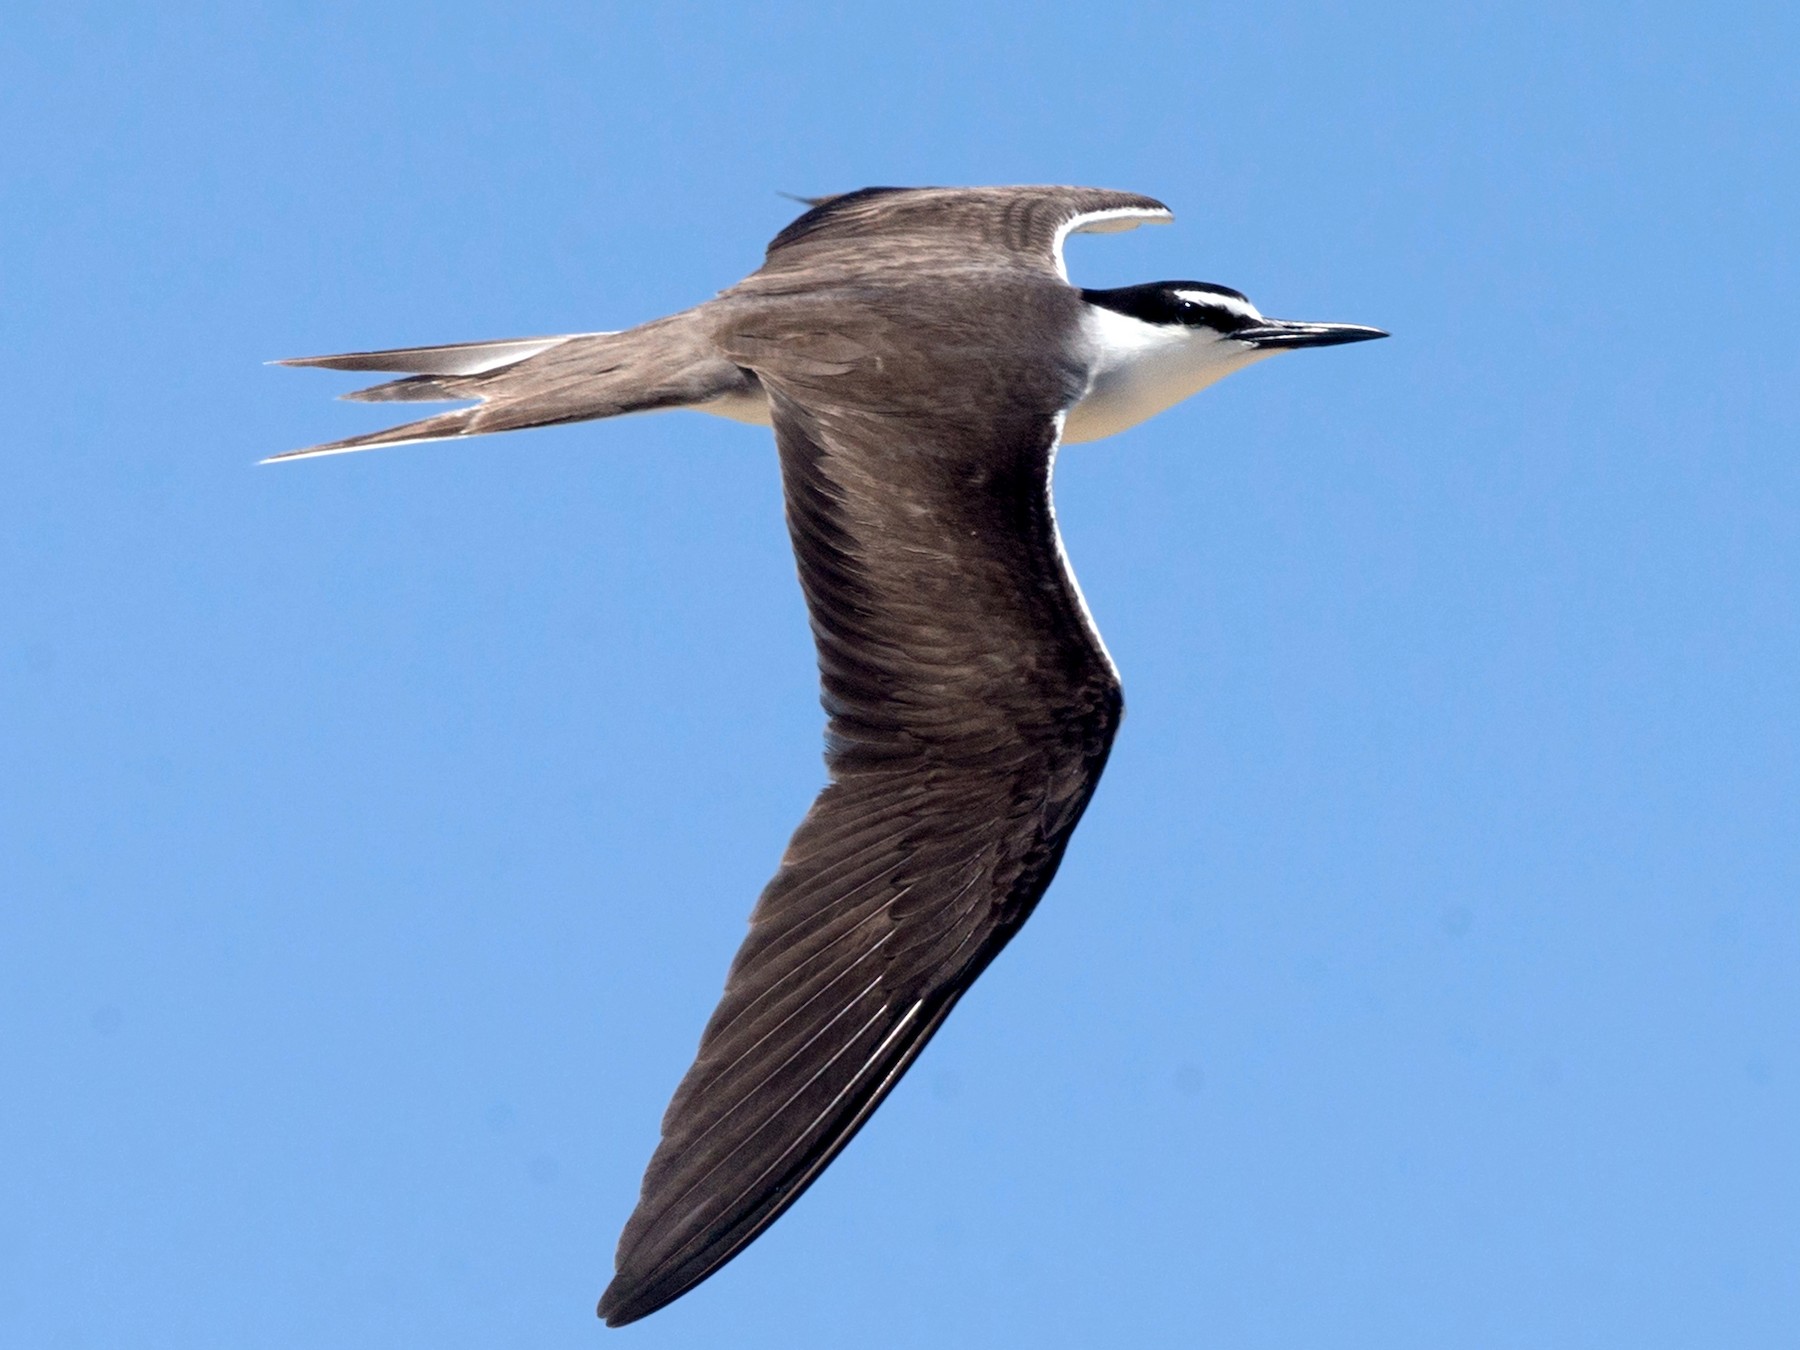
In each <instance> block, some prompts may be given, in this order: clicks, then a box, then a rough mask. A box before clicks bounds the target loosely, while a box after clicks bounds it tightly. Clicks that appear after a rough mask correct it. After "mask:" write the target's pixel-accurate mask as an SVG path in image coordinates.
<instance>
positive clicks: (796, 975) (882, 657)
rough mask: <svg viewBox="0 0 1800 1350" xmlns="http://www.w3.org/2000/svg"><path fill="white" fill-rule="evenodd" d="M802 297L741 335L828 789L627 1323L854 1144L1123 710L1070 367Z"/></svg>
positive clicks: (699, 1274)
mask: <svg viewBox="0 0 1800 1350" xmlns="http://www.w3.org/2000/svg"><path fill="white" fill-rule="evenodd" d="M988 298H989V300H990V301H991V302H992V303H990V304H988V305H985V306H978V307H977V308H978V312H981V313H985V314H990V315H992V316H993V321H994V322H995V323H997V324H1004V323H1007V322H1009V321H1013V322H1018V321H1023V319H1024V317H1026V316H1022V315H1021V314H1020V313H1018V312H1017V310H1016V308H1013V309H1009V303H1008V302H1006V301H1005V300H1004V298H1003V297H993V296H990V297H988ZM804 311H805V307H804V306H802V307H801V308H800V309H799V310H791V311H790V310H784V309H780V308H775V309H764V310H763V311H761V312H759V313H753V314H750V315H748V316H746V317H744V318H743V319H742V320H741V321H740V322H738V324H737V325H736V326H735V327H734V328H733V330H732V331H731V332H730V333H729V334H728V335H727V336H726V337H725V339H724V340H723V343H722V345H723V346H724V347H725V349H726V350H727V351H728V352H730V353H732V354H733V356H734V359H736V360H738V361H739V362H740V363H741V364H744V365H746V366H750V367H752V368H754V369H756V371H757V373H758V375H759V376H760V377H761V378H762V379H763V382H764V385H765V387H767V388H768V390H769V392H770V396H771V405H772V410H773V416H774V425H775V435H776V441H777V445H778V447H779V449H780V453H781V464H782V476H783V482H784V486H785V489H786V494H787V509H788V520H789V527H790V530H791V532H792V535H793V542H794V550H795V554H796V556H797V558H798V562H799V572H800V581H801V585H802V588H803V589H804V591H805V595H806V601H807V605H808V608H809V610H810V612H811V616H812V624H813V632H814V636H815V638H816V640H817V644H818V650H819V665H820V671H821V677H822V682H823V686H824V702H825V706H826V709H827V710H828V712H829V714H830V725H829V731H828V741H827V744H828V749H827V755H826V760H827V764H828V767H829V769H830V773H831V780H832V781H831V783H830V784H829V786H827V787H826V788H825V790H824V791H823V792H822V793H821V794H820V796H819V798H818V800H817V801H816V802H815V803H814V805H813V807H812V810H811V811H810V812H809V813H808V815H807V817H806V819H805V821H804V822H803V823H802V824H801V826H800V828H799V831H798V832H797V833H796V834H795V836H794V838H793V841H792V843H791V844H790V845H789V847H788V850H787V853H786V856H785V857H784V858H783V860H782V864H781V868H780V870H779V871H778V872H777V873H776V875H775V878H774V880H773V881H771V882H770V883H769V886H768V888H767V889H766V890H765V891H764V892H763V895H762V898H761V900H760V901H759V902H758V904H757V906H756V910H755V912H754V914H753V915H752V916H751V927H750V935H749V938H748V940H747V941H746V942H745V943H744V945H743V947H742V949H741V950H740V951H739V953H738V955H737V958H736V960H735V961H734V963H733V965H732V968H731V974H730V977H729V980H728V982H727V984H726V988H725V994H724V999H723V1001H722V1002H721V1003H720V1005H719V1007H718V1010H717V1011H716V1012H715V1013H714V1014H713V1017H712V1020H711V1022H710V1023H709V1024H708V1025H707V1028H706V1031H705V1034H704V1036H703V1038H702V1040H701V1043H700V1051H699V1056H698V1058H697V1059H696V1061H695V1063H694V1065H693V1067H692V1068H691V1069H690V1070H689V1071H688V1074H687V1076H686V1078H685V1079H684V1080H683V1081H682V1083H681V1086H680V1088H679V1089H678V1090H677V1092H676V1094H675V1098H674V1100H673V1102H672V1103H671V1104H670V1106H669V1110H668V1114H667V1115H666V1116H665V1118H664V1120H663V1138H662V1142H661V1144H660V1145H659V1147H658V1148H657V1150H656V1153H655V1156H654V1157H653V1158H652V1159H651V1162H650V1166H649V1169H648V1171H647V1173H646V1174H645V1177H644V1186H643V1194H642V1198H641V1200H640V1202H639V1204H638V1208H637V1210H636V1212H635V1213H634V1214H633V1215H632V1217H631V1220H630V1222H629V1223H628V1224H627V1225H626V1228H625V1232H624V1235H623V1237H622V1238H621V1240H620V1244H619V1253H618V1272H617V1275H616V1277H615V1279H614V1280H613V1282H612V1284H611V1286H610V1287H609V1288H608V1289H607V1291H606V1295H605V1297H604V1298H603V1299H602V1301H601V1304H600V1313H601V1315H602V1316H603V1317H605V1318H606V1319H607V1321H608V1322H609V1323H611V1324H613V1325H619V1324H621V1323H624V1322H629V1321H632V1320H635V1319H636V1318H639V1317H642V1316H644V1315H645V1314H647V1313H649V1312H652V1311H654V1310H655V1309H657V1308H659V1307H661V1306H662V1305H663V1304H665V1303H667V1302H669V1301H670V1300H671V1299H674V1298H676V1297H678V1296H679V1295H681V1294H682V1293H684V1292H685V1291H687V1290H688V1289H690V1288H692V1287H693V1286H694V1285H695V1284H697V1283H699V1282H700V1281H701V1280H703V1279H705V1278H706V1277H707V1276H708V1275H709V1274H711V1273H712V1272H713V1271H714V1270H716V1269H717V1268H718V1267H719V1266H720V1265H722V1264H723V1263H724V1262H726V1261H727V1260H729V1259H730V1258H731V1257H732V1256H733V1255H734V1254H736V1253H737V1252H738V1251H739V1250H740V1249H741V1248H742V1247H743V1246H744V1245H745V1244H746V1243H748V1242H749V1241H750V1240H751V1239H753V1238H754V1237H755V1236H756V1235H757V1234H758V1233H760V1232H761V1231H762V1230H763V1229H764V1228H766V1227H767V1226H768V1225H769V1224H770V1223H772V1222H773V1221H774V1220H775V1219H776V1217H778V1216H779V1215H780V1214H781V1213H782V1212H783V1211H784V1210H785V1209H786V1208H787V1207H788V1206H789V1205H790V1204H792V1203H793V1202H794V1200H795V1199H796V1198H798V1196H799V1195H800V1193H801V1192H802V1191H803V1190H804V1189H805V1188H806V1187H807V1186H808V1185H809V1184H810V1183H811V1182H812V1181H813V1179H814V1178H815V1177H817V1176H818V1174H819V1172H820V1171H821V1170H822V1169H823V1168H824V1167H825V1166H826V1165H827V1164H828V1163H829V1162H830V1161H831V1160H832V1158H834V1157H835V1156H836V1155H837V1153H838V1151H839V1150H840V1149H842V1148H843V1147H844V1145H845V1144H846V1143H847V1142H849V1140H850V1138H851V1136H852V1135H853V1134H855V1132H856V1130H857V1129H858V1128H859V1127H860V1126H861V1125H862V1123H863V1121H864V1120H866V1119H867V1118H868V1116H869V1113H870V1112H871V1111H873V1110H874V1109H875V1107H876V1106H877V1105H878V1104H879V1103H880V1102H881V1100H882V1098H883V1097H884V1096H886V1094H887V1092H888V1091H889V1089H891V1088H892V1087H893V1085H894V1083H895V1082H896V1081H897V1080H898V1078H899V1077H900V1075H901V1074H902V1073H903V1072H905V1070H906V1068H907V1067H908V1066H909V1065H910V1064H911V1063H912V1061H913V1059H914V1057H915V1056H917V1055H918V1053H919V1052H920V1050H921V1049H923V1047H924V1045H925V1042H926V1041H927V1040H928V1039H929V1038H930V1036H931V1034H932V1033H933V1032H934V1031H935V1030H936V1029H937V1027H938V1025H939V1024H940V1023H941V1022H942V1020H943V1019H944V1017H945V1015H946V1014H948V1012H949V1011H950V1009H951V1007H952V1006H953V1005H954V1004H955V1003H956V1001H957V999H958V998H960V997H961V995H962V994H963V992H964V991H965V990H966V989H967V988H968V987H969V985H970V983H971V982H972V981H973V980H974V979H975V977H976V976H977V975H979V974H980V972H981V971H982V969H983V968H984V967H985V966H986V965H987V963H988V962H989V961H990V960H992V959H993V957H994V956H995V954H996V953H997V952H998V951H999V950H1000V948H1001V947H1002V946H1004V945H1005V943H1006V942H1007V940H1008V939H1009V938H1010V937H1011V936H1012V934H1013V933H1014V932H1015V931H1017V929H1018V927H1019V925H1020V924H1022V923H1023V922H1024V920H1025V918H1026V917H1027V916H1028V915H1029V914H1030V912H1031V910H1032V908H1033V906H1034V905H1035V904H1036V903H1037V900H1038V898H1039V896H1040V895H1042V893H1043V891H1044V888H1045V887H1046V886H1047V885H1048V884H1049V882H1050V878H1051V876H1052V874H1053V873H1054V872H1055V870H1056V867H1057V864H1058V863H1059V862H1060V860H1061V857H1062V853H1063V849H1064V847H1065V845H1066V844H1067V842H1068V839H1069V836H1070V834H1071V833H1072V831H1073V830H1074V828H1075V824H1076V821H1077V820H1078V819H1079V818H1080V816H1081V813H1082V811H1083V809H1084V808H1085V807H1086V805H1087V802H1088V799H1089V797H1090V795H1091V794H1092V792H1093V789H1094V785H1095V783H1096V782H1097V780H1098V778H1099V774H1100V770H1101V767H1102V765H1103V764H1104V763H1105V760H1106V755H1107V751H1108V749H1109V747H1110V745H1111V742H1112V736H1113V732H1114V729H1115V727H1116V726H1117V723H1118V718H1119V714H1120V701H1119V690H1118V685H1117V683H1116V681H1115V679H1114V677H1113V674H1112V669H1111V665H1110V663H1109V662H1108V661H1107V660H1106V657H1105V654H1104V651H1103V649H1101V647H1100V646H1099V643H1098V638H1097V637H1096V636H1095V635H1094V633H1093V632H1092V630H1091V629H1090V628H1089V627H1088V625H1087V623H1086V620H1085V611H1084V610H1083V609H1082V606H1081V602H1080V599H1079V595H1078V593H1077V592H1076V591H1075V589H1074V586H1073V582H1072V579H1071V578H1070V577H1069V576H1068V574H1067V572H1066V570H1065V568H1064V566H1063V564H1062V561H1061V554H1060V550H1059V547H1058V544H1057V540H1056V530H1055V523H1054V519H1053V517H1052V514H1051V509H1050V502H1049V495H1048V489H1049V471H1050V460H1051V457H1052V455H1053V454H1054V452H1055V445H1056V438H1057V433H1058V429H1059V425H1060V409H1061V408H1062V407H1063V406H1066V400H1067V390H1066V387H1065V383H1064V381H1063V379H1062V376H1061V375H1060V374H1059V373H1058V372H1056V371H1055V370H1054V369H1046V368H1045V366H1044V365H1043V364H1041V363H1024V364H1021V363H1017V362H1009V361H1008V360H1007V359H1006V358H1004V357H1003V356H996V355H995V352H996V351H1003V350H1004V344H999V343H994V342H989V343H988V344H987V347H986V350H987V352H988V360H987V362H986V363H985V364H983V365H972V364H971V363H970V362H969V361H968V360H967V359H966V358H967V356H968V351H969V344H970V343H973V342H974V335H971V334H969V333H967V332H965V333H963V335H962V336H963V337H964V338H965V339H968V342H966V343H964V344H963V345H962V348H961V349H960V350H959V349H958V346H957V344H955V343H950V342H946V343H945V344H943V345H941V346H940V345H937V344H934V345H933V346H932V348H931V351H930V352H929V353H922V352H920V351H919V350H917V349H916V348H909V349H907V350H906V351H905V352H903V353H902V352H900V351H898V350H896V349H895V348H894V347H893V345H892V339H891V338H890V337H889V336H888V335H889V334H892V333H894V332H902V333H913V332H916V331H917V328H918V324H919V323H920V322H922V321H923V318H922V316H919V315H914V316H910V317H908V316H905V315H896V314H893V313H891V312H890V313H884V314H881V315H872V314H863V315H860V316H858V315H857V314H855V313H852V312H849V311H847V310H846V308H845V307H844V306H843V304H842V303H839V304H836V305H834V306H833V307H832V308H831V311H830V313H829V315H828V316H823V317H827V318H828V319H829V323H828V324H820V325H817V326H814V325H811V324H809V323H808V322H807V317H806V314H805V312H804ZM1039 317H1040V318H1044V317H1045V316H1042V315H1040V316H1039ZM900 357H903V358H904V361H905V363H906V378H904V379H901V378H897V377H896V376H895V372H894V359H893V358H900ZM949 390H954V393H950V392H947V391H949ZM933 391H935V392H933Z"/></svg>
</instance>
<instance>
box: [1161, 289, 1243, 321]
mask: <svg viewBox="0 0 1800 1350" xmlns="http://www.w3.org/2000/svg"><path fill="white" fill-rule="evenodd" d="M1175 295H1176V297H1177V298H1178V299H1181V300H1189V301H1192V302H1193V303H1194V304H1196V305H1210V306H1212V307H1213V308H1214V309H1224V310H1229V311H1230V312H1231V313H1233V314H1236V315H1238V316H1239V317H1241V318H1245V319H1254V320H1257V321H1260V320H1261V319H1262V311H1261V310H1259V309H1258V308H1257V307H1256V306H1255V305H1253V304H1251V303H1250V302H1249V301H1248V300H1243V299H1240V298H1239V297H1237V296H1235V295H1226V294H1224V293H1223V292H1221V291H1193V290H1182V291H1176V292H1175Z"/></svg>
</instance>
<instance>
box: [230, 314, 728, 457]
mask: <svg viewBox="0 0 1800 1350" xmlns="http://www.w3.org/2000/svg"><path fill="white" fill-rule="evenodd" d="M275 364H277V365H283V366H317V367H321V368H323V369H326V370H357V371H380V372H384V373H390V374H398V375H400V376H401V378H400V379H397V380H389V381H387V382H385V383H383V384H377V385H373V386H371V387H370V388H367V389H360V390H357V391H356V392H355V393H351V394H346V395H344V397H345V398H348V399H352V400H354V401H357V402H362V403H431V402H452V401H456V400H461V399H474V400H476V404H475V406H474V407H471V408H458V409H456V410H455V411H453V412H445V413H439V414H438V415H437V416H435V417H426V418H423V419H421V420H419V421H417V422H408V423H406V424H405V425H403V426H397V427H390V428H388V429H387V430H385V431H376V432H370V433H368V434H366V435H362V436H351V437H349V438H348V439H346V440H341V441H332V442H329V443H328V444H325V445H314V446H309V447H307V448H306V449H304V450H290V451H287V452H286V453H285V454H279V455H271V456H270V457H269V458H268V459H266V460H264V461H263V462H264V463H265V464H267V463H272V462H274V461H275V460H285V459H304V458H307V457H309V456H312V455H335V454H342V453H344V452H346V451H350V450H367V449H371V448H373V447H375V446H381V445H409V444H412V443H415V442H418V441H440V440H448V439H451V438H453V437H458V436H485V435H487V434H489V433H490V432H496V431H517V430H519V429H521V428H524V427H541V426H552V425H556V424H558V423H562V422H583V421H587V420H589V419H591V418H596V417H614V416H617V415H618V414H620V413H627V412H648V411H651V410H653V409H657V408H679V407H686V406H689V405H691V404H695V403H704V402H707V401H709V400H711V399H714V398H719V397H721V396H724V395H727V394H732V393H743V392H748V391H750V389H751V388H752V383H753V379H754V377H752V376H751V375H749V374H748V373H747V372H746V371H744V370H742V369H740V368H739V367H738V366H736V365H734V364H733V363H732V362H730V361H728V360H726V359H725V357H723V356H721V355H720V354H719V352H718V350H717V348H716V347H714V345H713V343H712V342H711V340H710V338H709V337H708V336H707V333H706V324H705V323H704V321H703V320H702V319H701V317H700V312H699V311H698V310H687V311H684V312H683V313H680V314H675V315H671V316H670V317H668V318H666V319H658V320H656V321H655V322H653V323H647V324H643V325H641V326H639V327H637V328H630V329H626V330H625V331H623V332H618V333H573V334H570V335H568V336H565V337H540V338H512V339H507V340H505V341H500V342H461V343H455V344H452V345H450V346H445V347H404V348H397V349H394V350H392V351H381V352H347V353H344V354H343V355H340V356H303V357H297V358H295V359H293V360H288V361H278V362H276V363H275Z"/></svg>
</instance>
